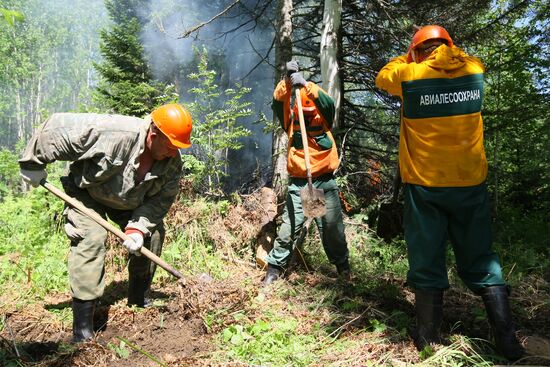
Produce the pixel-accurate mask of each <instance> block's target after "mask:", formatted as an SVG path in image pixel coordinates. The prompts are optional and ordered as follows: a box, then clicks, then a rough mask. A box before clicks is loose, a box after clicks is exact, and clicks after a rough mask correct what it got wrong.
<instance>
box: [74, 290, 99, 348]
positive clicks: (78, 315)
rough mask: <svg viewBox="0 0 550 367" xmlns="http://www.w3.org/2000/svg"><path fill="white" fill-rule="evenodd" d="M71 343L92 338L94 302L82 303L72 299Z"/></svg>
mask: <svg viewBox="0 0 550 367" xmlns="http://www.w3.org/2000/svg"><path fill="white" fill-rule="evenodd" d="M72 308H73V343H80V342H84V341H87V340H91V339H93V337H94V311H95V300H91V301H83V300H80V299H77V298H73V306H72Z"/></svg>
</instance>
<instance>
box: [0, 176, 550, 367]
mask: <svg viewBox="0 0 550 367" xmlns="http://www.w3.org/2000/svg"><path fill="white" fill-rule="evenodd" d="M53 182H54V183H56V184H58V183H57V182H56V181H53ZM244 206H246V205H245V204H243V199H242V198H239V197H238V196H236V195H235V196H232V197H231V198H226V199H221V200H211V199H207V198H204V197H202V198H187V197H182V198H180V199H179V201H178V202H177V203H176V204H175V205H174V207H173V208H172V210H171V212H170V213H169V216H168V217H167V221H166V222H167V223H166V224H167V225H166V227H167V237H166V241H165V248H164V250H163V253H162V257H163V259H164V260H165V261H167V262H168V263H169V264H172V265H173V266H174V267H176V268H177V269H180V270H181V271H182V272H183V273H184V275H185V276H186V277H187V276H189V277H192V276H198V275H199V274H203V273H204V274H207V275H208V276H209V277H211V278H213V279H214V280H227V279H231V278H232V277H233V276H234V273H233V272H234V271H236V270H235V269H237V268H235V267H232V266H230V264H231V263H232V261H238V262H240V263H242V264H248V263H250V262H251V260H252V259H253V257H254V251H253V247H254V246H253V245H254V241H255V237H254V235H253V233H254V231H253V229H252V228H251V226H252V222H253V219H251V218H250V217H246V216H247V215H248V214H247V213H246V210H245V209H243V207H244ZM62 210H63V203H62V202H61V201H60V200H59V199H56V198H54V197H53V196H52V195H51V194H49V193H47V192H46V190H44V189H34V190H31V191H30V192H28V193H26V194H12V193H10V194H7V195H5V196H4V197H3V198H2V202H1V203H0V224H1V225H0V266H1V268H2V271H1V272H0V292H2V294H3V297H2V298H0V299H1V300H2V302H3V304H1V305H0V306H2V307H6V306H8V304H7V302H8V301H7V300H8V299H9V306H10V307H19V306H21V305H22V304H25V303H37V304H39V303H40V302H41V300H43V298H44V297H45V296H47V295H50V294H53V293H65V294H66V293H67V292H68V279H67V277H68V275H67V264H66V260H67V254H68V251H69V243H68V240H67V239H66V238H65V235H64V233H63V222H62V216H61V212H62ZM364 218H365V217H364V215H361V214H359V215H357V216H351V217H348V218H346V237H347V240H348V245H349V249H350V260H351V265H352V269H353V274H354V278H353V280H352V282H351V283H349V284H347V283H344V282H342V281H341V280H340V279H338V277H337V274H336V270H335V269H334V267H333V266H332V265H331V264H330V263H329V262H328V260H327V258H326V256H325V254H324V251H323V250H322V246H321V243H320V239H319V236H318V234H317V231H316V229H315V228H314V226H312V227H311V228H310V231H309V232H308V235H307V237H306V240H305V243H304V244H303V246H301V247H300V253H297V255H296V256H295V259H294V261H293V266H292V268H291V270H290V271H289V272H288V274H287V277H286V280H285V281H282V282H276V283H275V284H273V285H272V286H270V287H268V288H261V286H260V284H259V281H258V279H245V280H243V281H242V284H241V285H240V286H241V288H242V290H243V291H244V292H245V293H247V294H249V295H251V296H250V301H249V302H248V303H246V304H243V305H242V306H241V307H240V308H239V309H237V310H235V309H224V308H218V309H215V310H210V311H208V312H207V313H206V314H203V315H202V316H201V317H202V318H203V320H204V325H205V327H206V329H207V330H208V331H209V333H211V334H212V335H213V340H214V343H215V351H214V352H211V353H208V355H207V357H205V358H208V361H209V363H211V364H213V365H216V364H220V365H223V364H230V363H241V364H242V365H261V366H328V365H343V366H356V365H362V366H405V365H412V364H416V365H421V366H492V365H494V364H498V363H502V362H503V361H502V360H501V359H499V357H498V356H495V355H494V353H493V352H492V348H491V344H490V342H488V341H487V340H484V339H485V337H488V335H486V334H485V336H484V337H483V338H482V339H479V338H477V337H476V336H470V334H469V333H468V331H469V330H470V329H472V328H474V329H476V327H477V329H482V330H486V329H487V328H486V326H482V327H481V328H479V327H478V326H479V325H486V323H487V321H486V317H485V315H484V312H483V310H482V309H481V308H480V306H479V305H478V304H474V303H473V302H470V301H468V300H467V299H466V300H464V299H463V298H464V297H463V295H466V294H470V293H469V292H468V291H467V290H466V289H465V288H464V286H463V285H462V283H461V282H460V280H459V278H458V276H457V274H456V270H455V266H454V258H453V256H452V251H451V250H450V249H449V253H448V266H449V278H450V281H451V284H452V290H453V291H452V292H450V296H451V300H450V301H449V302H450V303H452V302H454V300H455V299H454V298H452V297H462V299H461V301H462V302H463V304H462V306H459V307H468V308H467V309H463V310H460V312H464V323H465V324H464V325H458V327H456V328H454V327H452V328H449V327H448V328H447V330H446V332H445V334H446V336H447V337H448V338H449V340H450V343H449V344H448V345H445V346H439V347H436V348H435V349H426V350H424V351H422V352H420V353H418V352H416V350H415V349H414V347H413V346H412V343H411V339H410V337H409V330H410V328H411V327H412V324H413V319H414V306H413V298H412V294H411V292H410V290H409V289H408V288H407V287H406V282H405V280H406V273H407V256H406V245H405V243H404V241H403V239H402V238H397V239H395V240H393V241H392V242H391V243H386V242H384V241H382V240H380V239H379V238H377V237H376V235H375V234H374V232H373V230H372V228H370V227H369V226H368V224H367V223H365V220H364ZM508 218H509V225H508V226H507V227H500V230H499V231H498V232H497V236H496V241H495V249H496V250H497V252H499V254H500V256H501V259H502V264H503V270H504V274H505V276H506V280H507V281H508V282H510V283H511V284H512V285H514V286H515V288H516V289H518V292H517V293H516V298H515V299H514V303H515V304H520V305H522V307H517V306H514V307H513V308H514V311H516V312H518V314H519V315H520V316H521V317H522V318H523V320H529V319H533V318H535V317H536V315H537V313H540V312H541V310H546V312H548V311H547V310H548V307H549V304H548V301H547V299H548V298H547V295H548V294H549V293H550V288H549V285H548V282H547V280H545V279H547V278H546V277H547V276H548V269H549V268H550V266H549V263H548V261H549V260H548V250H547V238H546V237H547V232H544V230H543V229H544V228H545V224H544V219H543V218H529V219H526V220H523V221H522V218H521V216H518V215H515V214H514V213H510V215H509V216H508ZM523 219H525V218H523ZM535 231H536V232H538V234H539V235H535V234H534V233H532V232H535ZM522 232H528V233H529V234H528V235H527V234H526V235H524V236H523V235H522V234H521V233H522ZM108 248H109V253H108V259H107V268H108V269H107V272H108V273H111V272H113V270H117V271H120V270H124V269H123V268H124V266H125V265H126V252H125V250H124V249H122V248H121V247H120V246H118V245H115V244H114V243H110V244H109V246H108ZM110 276H111V275H110ZM171 281H172V279H171V276H170V275H168V274H167V273H166V272H164V271H157V275H156V278H155V282H154V286H155V287H162V286H163V284H167V283H169V282H171ZM535 284H536V285H535ZM455 309H457V308H453V310H455ZM522 310H523V311H522ZM50 312H51V313H52V315H53V316H54V317H57V318H58V319H59V320H62V322H64V323H65V324H66V325H67V327H70V322H71V316H70V309H65V310H62V311H60V310H56V309H51V310H50ZM453 317H459V316H454V315H453ZM460 320H462V317H461V316H460ZM3 328H4V326H3V325H0V331H1V329H3ZM484 328H485V329H484ZM465 331H466V332H465ZM115 349H116V348H115ZM113 353H114V354H116V353H120V351H118V350H114V351H113Z"/></svg>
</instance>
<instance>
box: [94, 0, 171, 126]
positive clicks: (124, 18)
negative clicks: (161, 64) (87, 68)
mask: <svg viewBox="0 0 550 367" xmlns="http://www.w3.org/2000/svg"><path fill="white" fill-rule="evenodd" d="M147 4H148V2H147V1H143V0H125V1H113V0H107V1H105V6H106V7H107V10H108V12H109V16H110V18H111V20H113V22H114V24H113V25H112V26H111V28H110V29H103V30H102V31H101V34H100V37H101V44H100V50H101V54H102V56H103V57H104V59H105V60H104V61H103V62H101V63H96V64H95V68H96V69H97V71H98V72H99V73H100V75H101V77H102V79H101V82H100V84H99V86H98V89H97V92H98V93H97V94H96V100H97V101H98V103H100V104H103V105H105V106H106V107H107V108H109V109H110V110H112V111H114V112H116V113H119V114H123V115H131V116H137V117H141V116H143V115H146V114H147V113H150V112H151V110H152V109H153V108H154V107H156V106H159V105H162V104H164V103H168V102H175V101H177V97H178V96H177V94H176V93H175V89H174V86H172V85H166V84H164V83H161V82H159V81H156V80H154V79H153V77H152V75H151V72H150V70H149V65H148V64H147V62H146V59H145V55H144V46H143V44H142V42H141V40H140V34H141V31H142V29H143V27H144V24H145V21H144V20H141V19H140V18H139V16H138V10H142V9H145V8H146V7H147Z"/></svg>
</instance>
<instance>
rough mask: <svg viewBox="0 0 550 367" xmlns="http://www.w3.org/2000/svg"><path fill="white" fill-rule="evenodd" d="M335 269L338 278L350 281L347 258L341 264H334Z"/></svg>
mask: <svg viewBox="0 0 550 367" xmlns="http://www.w3.org/2000/svg"><path fill="white" fill-rule="evenodd" d="M336 271H337V272H338V278H339V279H341V280H343V281H345V282H349V281H351V268H350V266H349V260H346V261H345V262H343V263H342V264H338V265H336Z"/></svg>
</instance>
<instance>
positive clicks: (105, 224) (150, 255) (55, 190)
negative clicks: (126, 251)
mask: <svg viewBox="0 0 550 367" xmlns="http://www.w3.org/2000/svg"><path fill="white" fill-rule="evenodd" d="M40 185H42V186H43V187H44V188H46V190H48V191H49V192H51V193H52V194H54V195H55V196H57V197H58V198H60V199H61V200H63V201H65V202H66V203H67V204H69V205H71V206H72V207H73V208H75V209H78V210H79V211H80V212H82V213H83V214H85V215H87V216H88V217H90V218H91V219H93V220H94V221H96V222H97V224H99V225H100V226H102V227H103V228H105V229H106V230H108V231H110V232H112V233H114V234H115V235H116V236H117V237H118V238H120V239H121V240H123V241H126V240H127V239H129V238H130V237H128V236H127V235H126V234H125V233H124V232H122V231H121V230H120V229H119V228H117V227H115V226H113V225H112V224H111V223H109V222H107V221H106V220H105V219H103V218H102V217H101V216H100V215H99V214H97V213H96V212H95V211H93V210H91V209H89V208H87V207H86V206H85V205H84V204H82V203H81V202H80V201H78V200H76V199H75V198H73V197H70V196H69V195H67V194H66V193H65V192H63V191H61V190H60V189H58V188H57V187H55V186H54V185H52V184H50V183H49V182H48V181H46V180H45V179H44V180H42V181H41V182H40ZM140 252H141V253H142V254H143V255H144V256H145V257H147V258H148V259H149V260H151V261H153V262H154V263H155V264H157V265H158V266H160V267H161V268H163V269H164V270H166V271H167V272H169V273H170V274H172V275H173V276H175V277H176V278H178V279H183V275H182V274H181V273H180V272H179V271H177V270H176V269H174V268H173V267H172V266H170V265H168V263H166V262H165V261H164V260H162V259H161V258H160V257H158V256H157V255H155V254H154V253H152V252H151V251H149V250H148V249H147V248H145V247H143V246H141V248H140Z"/></svg>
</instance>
